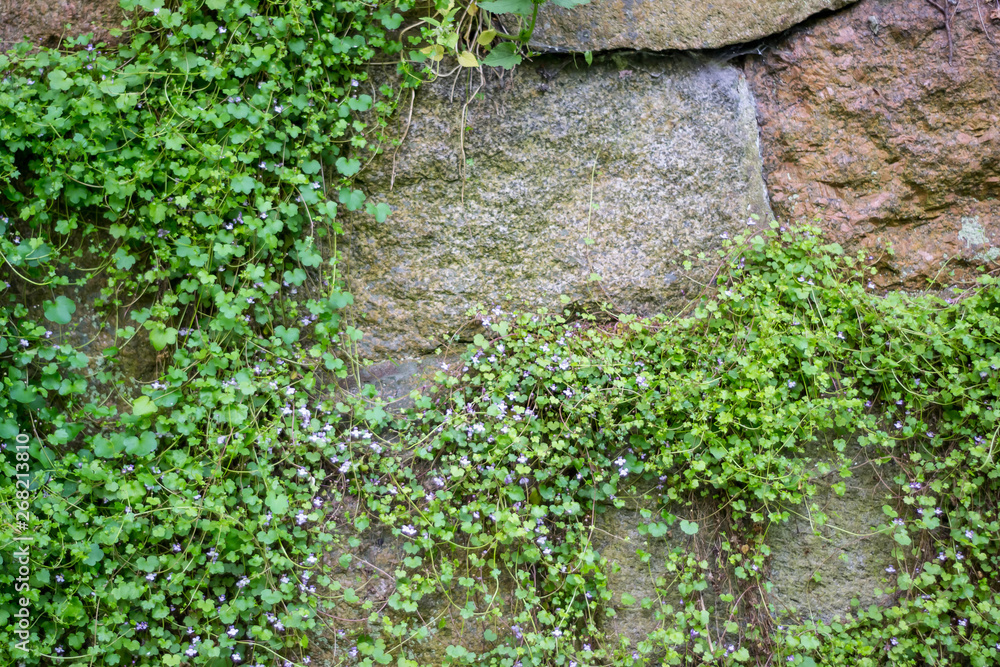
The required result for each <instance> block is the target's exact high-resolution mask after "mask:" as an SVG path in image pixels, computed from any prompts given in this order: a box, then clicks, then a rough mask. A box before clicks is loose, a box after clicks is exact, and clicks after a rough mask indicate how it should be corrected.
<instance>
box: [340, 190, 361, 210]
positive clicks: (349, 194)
mask: <svg viewBox="0 0 1000 667" xmlns="http://www.w3.org/2000/svg"><path fill="white" fill-rule="evenodd" d="M340 203H341V204H343V205H344V206H346V207H347V210H348V211H357V210H358V209H359V208H361V205H362V204H364V203H365V193H363V192H361V191H360V190H351V189H350V188H344V189H343V190H341V191H340Z"/></svg>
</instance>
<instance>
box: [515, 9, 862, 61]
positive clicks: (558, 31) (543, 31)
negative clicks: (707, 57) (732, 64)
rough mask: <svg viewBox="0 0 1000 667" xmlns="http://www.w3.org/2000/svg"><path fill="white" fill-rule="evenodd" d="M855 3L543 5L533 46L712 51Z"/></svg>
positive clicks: (598, 49)
mask: <svg viewBox="0 0 1000 667" xmlns="http://www.w3.org/2000/svg"><path fill="white" fill-rule="evenodd" d="M852 1H853V0H738V1H737V2H684V1H683V0H593V1H592V2H590V3H588V4H586V5H582V6H579V7H574V8H573V9H563V8H561V7H557V6H556V5H554V4H553V3H551V2H547V3H545V4H544V5H542V7H541V9H539V11H538V20H537V22H536V23H535V31H534V33H533V34H532V38H531V44H532V46H534V47H535V48H539V49H553V50H559V51H606V50H609V49H645V50H649V51H664V50H670V49H710V48H716V47H720V46H727V45H730V44H738V43H740V42H749V41H753V40H756V39H761V38H763V37H767V36H768V35H773V34H775V33H778V32H781V31H782V30H786V29H787V28H790V27H791V26H793V25H795V24H796V23H799V22H801V21H803V20H805V19H807V18H808V17H809V16H811V15H813V14H815V13H816V12H820V11H823V10H829V9H837V8H839V7H843V6H844V5H847V4H849V3H850V2H852Z"/></svg>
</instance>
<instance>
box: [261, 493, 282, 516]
mask: <svg viewBox="0 0 1000 667" xmlns="http://www.w3.org/2000/svg"><path fill="white" fill-rule="evenodd" d="M264 502H265V503H267V506H268V507H269V508H270V509H271V511H272V512H274V513H275V514H284V513H285V512H287V511H288V496H286V495H285V494H283V493H282V494H279V495H277V496H272V495H268V496H267V499H266V500H265V501H264Z"/></svg>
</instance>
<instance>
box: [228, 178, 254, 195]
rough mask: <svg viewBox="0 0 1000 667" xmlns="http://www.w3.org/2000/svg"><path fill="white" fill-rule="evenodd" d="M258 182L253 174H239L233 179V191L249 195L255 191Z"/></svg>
mask: <svg viewBox="0 0 1000 667" xmlns="http://www.w3.org/2000/svg"><path fill="white" fill-rule="evenodd" d="M256 184H257V181H255V180H254V178H253V176H237V177H236V178H234V179H233V180H232V183H231V187H232V188H233V192H238V193H240V194H244V195H248V194H250V193H251V192H253V188H254V186H255V185H256Z"/></svg>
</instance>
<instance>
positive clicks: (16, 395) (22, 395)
mask: <svg viewBox="0 0 1000 667" xmlns="http://www.w3.org/2000/svg"><path fill="white" fill-rule="evenodd" d="M10 397H11V398H13V399H14V400H15V401H17V402H18V403H32V402H34V400H35V399H36V398H37V397H38V396H37V394H35V392H34V390H33V389H32V388H31V387H28V386H26V385H25V384H24V383H23V382H15V383H14V385H13V386H12V387H11V388H10Z"/></svg>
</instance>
